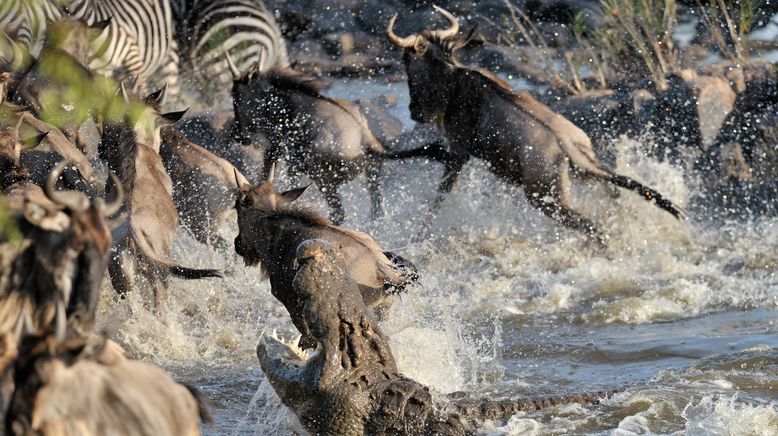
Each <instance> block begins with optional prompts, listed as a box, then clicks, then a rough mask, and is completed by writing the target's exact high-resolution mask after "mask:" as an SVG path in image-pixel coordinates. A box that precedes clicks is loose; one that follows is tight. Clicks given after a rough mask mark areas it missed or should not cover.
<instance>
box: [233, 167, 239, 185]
mask: <svg viewBox="0 0 778 436" xmlns="http://www.w3.org/2000/svg"><path fill="white" fill-rule="evenodd" d="M232 174H234V175H235V186H236V187H237V188H238V189H240V188H241V183H240V177H238V169H237V168H235V167H232Z"/></svg>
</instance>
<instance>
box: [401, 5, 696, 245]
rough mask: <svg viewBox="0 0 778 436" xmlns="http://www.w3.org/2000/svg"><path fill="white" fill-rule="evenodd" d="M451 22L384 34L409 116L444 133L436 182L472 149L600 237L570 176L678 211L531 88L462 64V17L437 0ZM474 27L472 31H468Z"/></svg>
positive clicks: (445, 186)
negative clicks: (575, 203)
mask: <svg viewBox="0 0 778 436" xmlns="http://www.w3.org/2000/svg"><path fill="white" fill-rule="evenodd" d="M435 8H436V10H437V11H439V12H440V13H441V14H443V15H444V16H445V17H446V18H447V19H448V20H449V22H450V23H451V25H450V27H449V28H448V29H444V30H425V31H423V32H421V33H419V34H412V35H410V36H406V37H400V36H398V35H397V34H395V33H394V30H393V27H394V23H395V20H396V19H397V15H395V16H394V17H392V19H391V20H390V21H389V24H388V26H387V29H386V34H387V37H388V39H389V41H390V42H391V43H392V44H394V45H396V46H398V47H401V48H403V49H404V53H403V62H404V64H405V70H406V73H407V75H408V88H409V90H410V96H411V103H410V111H411V118H412V119H413V120H414V121H417V122H421V123H434V124H436V125H437V126H438V128H439V129H440V130H441V132H442V133H443V134H444V135H445V136H446V138H447V139H448V141H449V150H448V153H447V155H446V156H445V158H443V159H441V160H443V161H444V163H445V167H446V169H445V175H444V177H443V180H442V182H441V183H440V186H439V190H440V191H442V192H450V191H451V189H452V187H453V185H454V182H455V181H456V179H457V177H458V176H459V173H460V172H461V170H462V167H463V166H464V164H465V163H466V162H467V161H468V159H470V157H471V156H474V157H477V158H479V159H483V160H484V161H486V162H487V164H488V167H489V169H490V170H491V171H492V172H493V173H494V174H495V175H497V176H498V177H500V178H501V179H503V180H505V181H507V182H508V183H511V184H514V185H523V186H524V191H525V193H526V196H527V199H528V200H529V202H530V204H532V205H533V206H534V207H536V208H538V209H540V210H541V211H542V212H543V213H544V214H546V215H547V216H549V217H551V218H553V219H555V220H557V221H559V222H561V223H562V224H564V225H566V226H568V227H571V228H574V229H578V230H581V231H584V232H587V233H588V234H589V235H591V236H594V237H596V238H598V239H599V240H600V241H603V239H602V238H603V236H602V235H601V234H600V232H599V230H598V229H597V228H596V226H595V225H594V223H593V222H591V221H590V220H589V219H587V218H585V217H583V216H582V215H581V214H579V213H578V212H576V211H575V210H573V208H572V207H571V204H570V200H571V198H570V197H571V176H572V175H578V176H582V177H590V178H595V179H599V180H603V181H606V182H610V183H612V184H614V185H616V186H619V187H622V188H626V189H631V190H634V191H637V192H638V193H640V194H641V195H642V196H643V197H644V198H645V199H646V200H653V201H655V204H656V205H657V206H658V207H660V208H662V209H664V210H666V211H668V212H669V213H671V214H672V215H673V216H675V217H676V218H678V217H681V216H682V211H681V210H680V209H679V208H678V207H676V206H675V205H674V204H673V203H672V202H670V201H669V200H667V199H666V198H664V197H663V196H662V195H661V194H659V193H658V192H657V191H655V190H654V189H651V188H649V187H647V186H644V185H642V184H640V183H639V182H637V181H635V180H632V179H630V178H628V177H625V176H622V175H619V174H615V173H613V172H611V171H609V170H607V169H605V168H604V167H603V165H602V164H601V162H600V160H599V158H598V157H597V155H596V154H595V153H594V150H593V148H592V143H591V140H590V139H589V137H588V136H587V135H586V134H585V133H584V132H583V131H582V130H581V129H579V128H578V127H576V126H575V125H574V124H573V123H571V122H570V121H568V120H567V119H566V118H564V117H562V116H561V115H559V114H557V113H555V112H553V111H552V110H551V109H549V108H548V107H547V106H545V105H544V104H542V103H540V102H539V101H538V100H536V99H535V98H534V97H533V96H532V95H531V94H530V93H528V92H514V91H513V90H512V89H511V88H510V85H508V83H506V82H505V81H503V80H502V79H500V78H498V77H497V76H495V75H494V74H493V73H491V72H490V71H487V70H484V69H480V68H474V67H468V66H464V65H462V64H461V63H460V62H459V61H458V60H457V58H456V56H455V53H456V50H457V49H458V48H460V47H462V46H464V45H465V44H467V42H468V40H469V36H466V37H460V36H457V34H458V32H459V22H458V21H457V19H456V18H455V17H454V16H453V15H452V14H451V13H449V12H447V11H446V10H444V9H442V8H440V7H437V6H436V7H435ZM471 33H472V32H471Z"/></svg>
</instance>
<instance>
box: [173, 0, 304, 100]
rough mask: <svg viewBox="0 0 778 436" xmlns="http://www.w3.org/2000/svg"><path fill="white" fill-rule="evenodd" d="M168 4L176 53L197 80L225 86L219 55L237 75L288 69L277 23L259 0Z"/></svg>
mask: <svg viewBox="0 0 778 436" xmlns="http://www.w3.org/2000/svg"><path fill="white" fill-rule="evenodd" d="M170 1H171V4H172V5H171V6H172V8H173V16H174V19H175V23H176V43H177V44H178V47H179V54H180V55H181V57H182V58H183V59H184V62H186V64H185V65H186V67H187V70H188V71H189V72H192V73H194V75H195V77H196V78H197V79H198V81H203V79H207V80H208V81H209V82H210V83H206V85H209V84H212V85H217V86H220V85H224V84H227V83H231V81H232V75H231V74H230V70H229V67H228V64H227V62H226V59H225V53H229V55H230V57H231V58H232V59H233V60H234V62H235V64H236V66H237V67H238V69H239V70H240V71H241V72H247V71H248V70H249V69H250V68H252V67H254V66H258V68H259V70H260V71H265V70H267V69H270V68H271V67H282V68H283V67H288V66H289V58H288V55H287V52H286V43H285V42H284V39H283V37H282V36H281V31H280V29H279V27H278V23H277V22H276V19H275V17H274V16H273V13H272V12H270V10H268V8H267V7H266V6H265V4H264V3H263V2H262V1H261V0H170ZM182 66H183V65H182Z"/></svg>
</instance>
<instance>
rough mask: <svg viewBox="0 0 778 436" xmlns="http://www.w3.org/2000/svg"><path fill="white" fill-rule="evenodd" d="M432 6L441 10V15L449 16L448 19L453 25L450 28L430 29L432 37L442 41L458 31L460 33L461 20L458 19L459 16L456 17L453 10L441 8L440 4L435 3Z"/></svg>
mask: <svg viewBox="0 0 778 436" xmlns="http://www.w3.org/2000/svg"><path fill="white" fill-rule="evenodd" d="M432 7H433V8H435V10H436V11H438V12H440V14H441V15H443V16H444V17H446V18H448V21H449V22H450V23H451V26H449V28H448V29H441V30H430V31H429V35H430V37H433V38H437V39H439V40H441V41H442V40H444V39H446V38H448V37H451V36H454V35H456V34H457V33H459V20H457V17H455V16H454V15H453V14H452V13H451V12H449V11H447V10H445V9H443V8H441V7H440V6H438V5H433V6H432Z"/></svg>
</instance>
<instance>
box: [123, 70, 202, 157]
mask: <svg viewBox="0 0 778 436" xmlns="http://www.w3.org/2000/svg"><path fill="white" fill-rule="evenodd" d="M121 94H122V98H123V100H124V103H125V104H126V105H127V107H126V108H125V110H126V112H127V120H126V121H127V122H128V123H129V125H130V126H132V129H133V131H134V133H135V142H137V143H139V144H143V145H146V146H148V147H151V148H152V149H153V150H155V151H157V152H159V147H160V144H161V142H162V140H161V137H160V129H161V128H162V127H166V126H171V125H173V124H175V123H176V122H177V121H178V120H180V119H181V118H183V117H184V115H185V114H186V112H187V110H188V109H184V110H182V111H177V112H165V113H163V112H162V106H163V105H164V104H165V101H166V100H167V84H165V86H163V87H162V89H159V90H157V91H154V92H152V93H151V94H149V95H147V96H146V97H144V98H142V99H137V98H135V97H134V96H131V95H130V94H129V93H128V92H127V89H126V88H125V87H124V83H122V84H121ZM138 108H140V110H137V109H138Z"/></svg>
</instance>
